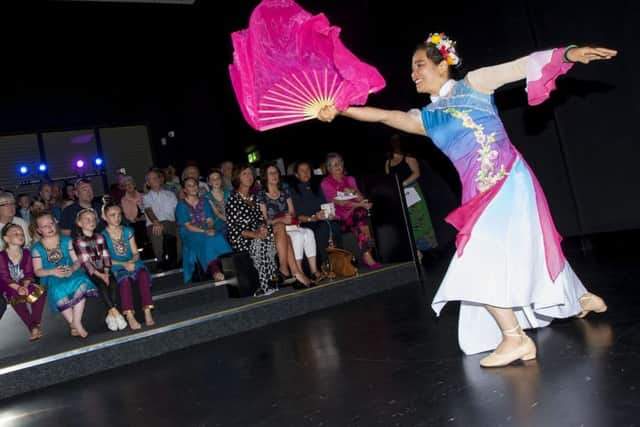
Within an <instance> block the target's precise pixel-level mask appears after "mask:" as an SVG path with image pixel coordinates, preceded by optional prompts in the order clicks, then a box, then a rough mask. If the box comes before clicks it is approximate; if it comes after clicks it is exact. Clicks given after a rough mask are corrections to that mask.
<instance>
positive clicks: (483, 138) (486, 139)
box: [444, 108, 508, 192]
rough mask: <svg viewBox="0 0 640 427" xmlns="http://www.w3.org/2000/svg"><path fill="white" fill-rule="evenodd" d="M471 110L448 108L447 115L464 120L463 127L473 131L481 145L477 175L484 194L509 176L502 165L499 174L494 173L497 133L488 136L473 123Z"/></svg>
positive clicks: (479, 187)
mask: <svg viewBox="0 0 640 427" xmlns="http://www.w3.org/2000/svg"><path fill="white" fill-rule="evenodd" d="M469 111H471V110H464V111H460V110H456V109H455V108H447V109H446V110H444V112H445V113H447V114H451V115H452V116H453V117H455V118H456V119H460V120H462V126H464V127H466V128H469V129H473V135H474V136H475V138H476V142H477V143H478V145H480V148H479V149H478V150H477V152H478V158H477V159H476V160H477V161H478V162H480V169H479V170H478V173H477V175H476V179H475V181H476V183H477V184H476V188H477V189H478V191H480V192H483V191H486V190H488V189H489V188H491V187H493V186H494V185H495V184H496V183H497V182H498V181H500V180H501V179H502V178H504V177H505V176H507V175H508V173H507V171H506V169H505V168H504V165H500V169H499V170H498V172H497V173H494V171H495V169H496V165H495V164H494V161H495V159H496V158H497V157H498V152H497V151H496V150H494V149H493V147H492V144H493V143H494V142H495V141H496V133H495V132H491V133H490V134H486V133H485V132H484V126H482V125H479V124H477V123H476V122H474V121H473V119H472V118H471V116H470V115H469Z"/></svg>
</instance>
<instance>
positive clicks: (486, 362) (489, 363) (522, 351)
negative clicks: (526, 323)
mask: <svg viewBox="0 0 640 427" xmlns="http://www.w3.org/2000/svg"><path fill="white" fill-rule="evenodd" d="M522 337H523V341H522V344H520V345H519V346H518V348H516V349H515V350H513V351H510V352H509V353H502V354H500V353H496V352H495V351H494V352H493V353H491V354H490V355H488V356H487V357H485V358H484V359H482V360H481V361H480V366H482V367H483V368H499V367H502V366H507V365H509V364H510V363H512V362H515V361H516V360H532V359H535V358H536V345H535V344H534V342H533V340H532V339H531V338H529V337H528V336H526V335H523V336H522Z"/></svg>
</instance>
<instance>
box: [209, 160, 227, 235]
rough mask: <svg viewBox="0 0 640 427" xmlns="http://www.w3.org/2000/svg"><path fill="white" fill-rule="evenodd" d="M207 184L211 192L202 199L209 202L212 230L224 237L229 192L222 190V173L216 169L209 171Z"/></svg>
mask: <svg viewBox="0 0 640 427" xmlns="http://www.w3.org/2000/svg"><path fill="white" fill-rule="evenodd" d="M207 182H208V183H209V188H210V189H211V190H210V191H208V192H207V193H206V194H205V195H204V198H205V200H206V201H207V202H209V206H211V209H212V210H213V213H214V218H213V220H214V223H213V228H214V229H215V230H216V232H217V233H220V234H222V235H223V236H224V235H226V234H227V217H226V215H225V205H226V204H227V201H228V200H229V196H230V195H231V191H230V190H225V189H224V188H223V181H222V172H220V170H218V169H211V171H210V172H209V176H208V177H207Z"/></svg>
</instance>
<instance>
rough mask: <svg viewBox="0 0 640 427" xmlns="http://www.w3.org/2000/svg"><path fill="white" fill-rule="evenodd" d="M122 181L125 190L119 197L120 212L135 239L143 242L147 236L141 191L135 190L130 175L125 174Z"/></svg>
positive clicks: (134, 184)
mask: <svg viewBox="0 0 640 427" xmlns="http://www.w3.org/2000/svg"><path fill="white" fill-rule="evenodd" d="M123 182H124V190H125V192H124V195H123V196H122V198H121V199H120V206H121V207H122V214H123V215H124V218H125V219H126V222H127V224H128V225H129V226H130V227H131V228H132V229H133V232H134V234H135V236H136V240H137V241H139V242H144V241H146V238H147V226H146V222H147V221H146V218H145V216H144V213H143V211H142V193H140V192H139V191H138V190H137V188H136V183H135V181H134V180H133V177H132V176H126V177H125V178H124V179H123ZM116 204H117V203H116ZM105 205H106V204H105Z"/></svg>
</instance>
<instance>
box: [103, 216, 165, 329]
mask: <svg viewBox="0 0 640 427" xmlns="http://www.w3.org/2000/svg"><path fill="white" fill-rule="evenodd" d="M102 219H104V221H105V222H106V223H107V228H106V229H105V230H104V231H103V232H102V234H103V236H104V238H105V241H106V243H107V247H108V248H109V253H110V255H111V261H112V267H111V271H112V273H113V275H114V276H115V277H116V280H117V281H118V287H119V288H120V299H121V301H122V310H123V312H124V315H125V316H126V317H127V322H129V327H130V328H131V329H140V323H138V321H137V320H136V318H135V312H134V310H133V295H132V289H131V288H132V287H133V283H134V282H135V283H137V284H138V292H139V293H140V299H141V301H142V310H143V311H144V321H145V324H146V325H147V326H153V325H154V324H155V322H154V321H153V317H152V316H151V310H152V309H153V299H152V297H151V276H150V275H149V271H148V270H147V268H146V267H145V266H144V264H143V262H142V261H141V260H140V254H139V252H138V245H136V239H135V237H134V235H133V230H132V229H131V228H129V227H124V226H122V225H121V222H122V210H121V209H120V206H118V205H116V204H107V205H105V206H104V208H102Z"/></svg>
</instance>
